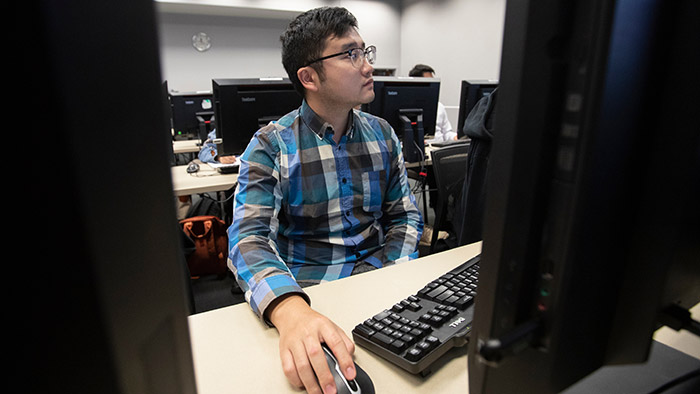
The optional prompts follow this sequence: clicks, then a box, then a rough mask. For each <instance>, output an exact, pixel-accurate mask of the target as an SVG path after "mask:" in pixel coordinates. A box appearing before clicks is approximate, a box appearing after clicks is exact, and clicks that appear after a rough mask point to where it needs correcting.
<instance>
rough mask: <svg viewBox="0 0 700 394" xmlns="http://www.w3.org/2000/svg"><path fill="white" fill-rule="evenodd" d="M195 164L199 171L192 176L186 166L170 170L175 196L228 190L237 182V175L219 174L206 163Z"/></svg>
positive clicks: (174, 167)
mask: <svg viewBox="0 0 700 394" xmlns="http://www.w3.org/2000/svg"><path fill="white" fill-rule="evenodd" d="M195 162H196V163H197V164H199V171H198V172H196V173H193V174H188V173H187V165H182V166H173V167H171V168H170V171H171V177H172V182H173V192H174V193H175V195H176V196H186V195H190V194H197V193H207V192H217V191H224V190H228V189H230V188H231V187H232V186H233V185H234V184H235V183H236V181H237V180H238V174H221V173H219V172H218V171H217V170H216V169H214V168H213V167H210V166H209V165H207V164H206V163H202V162H201V161H199V160H195Z"/></svg>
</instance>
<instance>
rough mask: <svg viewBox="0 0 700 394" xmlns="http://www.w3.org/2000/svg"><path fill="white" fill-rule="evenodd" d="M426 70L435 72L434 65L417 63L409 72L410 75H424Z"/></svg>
mask: <svg viewBox="0 0 700 394" xmlns="http://www.w3.org/2000/svg"><path fill="white" fill-rule="evenodd" d="M424 72H429V73H435V70H433V68H432V67H430V66H428V65H427V64H416V65H415V66H413V69H411V71H409V72H408V76H409V77H422V76H423V73H424Z"/></svg>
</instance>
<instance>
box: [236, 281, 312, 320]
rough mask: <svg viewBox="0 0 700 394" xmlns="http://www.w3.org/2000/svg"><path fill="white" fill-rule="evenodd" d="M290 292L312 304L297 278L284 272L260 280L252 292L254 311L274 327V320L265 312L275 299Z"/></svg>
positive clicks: (251, 303) (251, 298) (250, 301)
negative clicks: (271, 320)
mask: <svg viewBox="0 0 700 394" xmlns="http://www.w3.org/2000/svg"><path fill="white" fill-rule="evenodd" d="M288 294H296V295H298V296H300V297H302V298H303V299H304V301H306V303H307V304H309V305H311V299H310V298H309V296H308V295H307V294H306V293H305V292H304V290H302V289H301V287H300V286H299V284H297V282H296V280H294V278H293V277H291V276H289V275H284V274H282V275H275V276H271V277H269V278H265V279H263V280H262V281H261V282H259V283H258V284H257V285H256V286H255V288H254V289H253V290H252V292H251V295H250V300H249V303H250V305H251V307H252V308H253V311H255V313H256V314H257V315H258V317H259V318H260V319H261V320H262V321H263V322H264V323H265V324H267V325H268V326H270V327H274V325H273V324H272V322H270V320H269V319H268V318H267V317H266V315H265V312H266V311H267V308H268V307H269V306H270V304H272V303H273V301H275V300H276V299H278V298H280V297H282V296H284V295H288Z"/></svg>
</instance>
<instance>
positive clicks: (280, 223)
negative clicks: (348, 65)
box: [228, 101, 423, 324]
mask: <svg viewBox="0 0 700 394" xmlns="http://www.w3.org/2000/svg"><path fill="white" fill-rule="evenodd" d="M333 132H334V131H333V128H332V127H331V126H330V125H329V124H327V123H325V122H324V121H323V120H322V119H321V118H320V117H319V116H318V115H316V113H314V112H313V110H312V109H311V108H310V107H309V106H308V105H307V104H306V102H305V101H304V102H302V105H301V107H300V108H299V109H298V110H295V111H292V112H290V113H289V114H287V115H285V116H284V117H282V118H281V119H280V120H279V121H277V122H275V123H270V124H269V125H267V126H265V127H263V128H262V129H260V130H258V132H257V133H256V134H255V136H254V137H253V138H252V139H251V141H250V144H249V145H248V147H247V148H246V151H245V152H244V153H243V155H242V156H241V157H240V159H241V166H240V169H239V173H238V182H239V184H238V188H237V190H236V194H235V200H234V205H233V224H232V225H231V227H229V230H228V235H229V259H228V264H229V267H230V268H231V270H232V271H233V272H234V274H235V275H236V278H237V280H238V283H239V285H240V286H241V289H242V290H243V291H244V292H245V297H246V300H247V301H248V303H249V304H250V306H251V308H252V309H253V311H255V313H257V314H258V316H260V317H261V318H262V317H263V316H264V311H265V309H266V308H267V306H268V305H270V303H271V302H272V301H273V300H274V299H276V298H277V297H279V296H281V295H283V294H287V293H298V294H299V295H301V296H303V297H304V298H305V299H306V300H307V302H310V300H309V298H308V296H306V294H305V293H304V292H303V290H302V289H301V287H300V285H299V284H300V283H319V282H323V281H330V280H334V279H339V278H343V277H346V276H349V275H350V273H351V272H352V270H353V268H354V266H355V263H357V262H367V263H369V264H372V265H373V266H375V267H377V268H381V267H383V266H386V265H390V264H394V263H397V262H403V261H407V260H409V259H412V258H415V257H417V255H418V252H417V247H418V242H419V240H420V237H421V233H422V231H423V219H422V217H421V213H420V211H419V210H418V207H417V205H416V201H415V198H414V197H413V195H412V194H411V191H410V187H409V185H408V181H407V178H406V168H405V165H404V161H403V155H402V153H401V145H400V143H399V141H398V139H397V138H396V135H395V134H394V132H393V130H392V129H391V126H389V124H388V123H387V122H386V121H385V120H383V119H381V118H377V117H375V116H372V115H369V114H367V113H364V112H361V111H355V110H353V112H352V116H351V117H350V120H349V122H348V129H347V131H346V133H345V134H344V135H343V136H342V138H341V139H340V142H339V143H338V144H336V143H335V142H334V141H333ZM268 324H269V323H268Z"/></svg>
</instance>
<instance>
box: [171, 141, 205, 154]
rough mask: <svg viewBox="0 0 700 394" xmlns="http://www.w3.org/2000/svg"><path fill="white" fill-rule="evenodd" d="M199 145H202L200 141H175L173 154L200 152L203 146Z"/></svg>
mask: <svg viewBox="0 0 700 394" xmlns="http://www.w3.org/2000/svg"><path fill="white" fill-rule="evenodd" d="M199 143H201V141H200V140H181V141H173V153H176V154H177V153H191V152H199V150H200V149H201V146H199V145H198V144H199Z"/></svg>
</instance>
